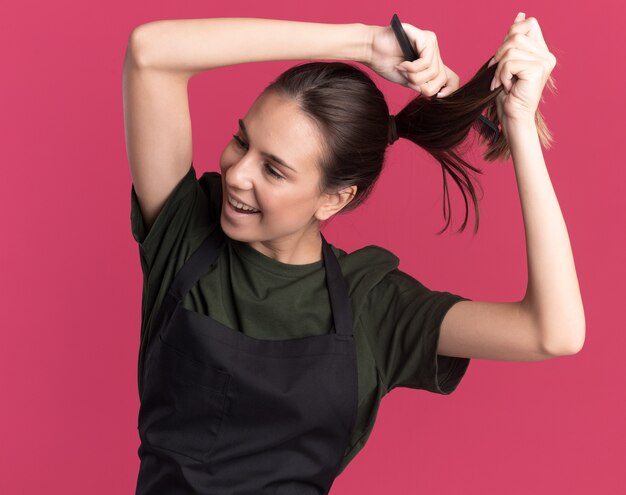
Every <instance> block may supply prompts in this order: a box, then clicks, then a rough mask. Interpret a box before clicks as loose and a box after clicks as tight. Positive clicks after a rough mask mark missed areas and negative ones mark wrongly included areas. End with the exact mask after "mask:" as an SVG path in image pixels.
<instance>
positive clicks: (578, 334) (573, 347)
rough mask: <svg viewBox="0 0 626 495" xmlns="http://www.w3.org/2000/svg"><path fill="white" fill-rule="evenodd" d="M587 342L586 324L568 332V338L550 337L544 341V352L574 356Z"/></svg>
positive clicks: (559, 355) (554, 355)
mask: <svg viewBox="0 0 626 495" xmlns="http://www.w3.org/2000/svg"><path fill="white" fill-rule="evenodd" d="M584 343H585V326H584V325H582V326H580V327H579V329H578V330H576V331H572V332H568V333H567V338H564V337H561V338H559V339H556V338H554V339H550V340H545V341H544V342H543V349H544V352H545V353H546V354H547V355H548V356H550V357H561V356H573V355H574V354H578V353H579V352H580V351H581V350H582V348H583V345H584Z"/></svg>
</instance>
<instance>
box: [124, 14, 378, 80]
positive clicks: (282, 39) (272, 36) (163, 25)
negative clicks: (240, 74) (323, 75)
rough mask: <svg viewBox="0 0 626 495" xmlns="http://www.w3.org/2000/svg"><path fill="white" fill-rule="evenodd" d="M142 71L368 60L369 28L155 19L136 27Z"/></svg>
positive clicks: (190, 71) (239, 19)
mask: <svg viewBox="0 0 626 495" xmlns="http://www.w3.org/2000/svg"><path fill="white" fill-rule="evenodd" d="M134 36H135V47H136V50H137V53H138V55H137V56H138V57H139V60H140V62H141V64H142V66H143V67H150V68H153V69H157V70H162V71H175V72H178V73H186V74H188V76H189V77H192V76H194V75H195V74H199V73H201V72H204V71H206V70H209V69H215V68H218V67H224V66H228V65H235V64H243V63H249V62H267V61H273V60H302V59H305V60H316V59H322V60H324V59H325V60H353V61H357V62H365V61H367V60H369V57H370V51H371V46H372V36H373V30H372V27H371V26H367V25H365V24H362V23H351V24H322V23H314V22H300V21H287V20H277V19H257V18H249V17H221V18H210V19H173V20H169V19H167V20H159V21H152V22H148V23H146V24H142V25H140V26H138V27H137V28H135V33H134Z"/></svg>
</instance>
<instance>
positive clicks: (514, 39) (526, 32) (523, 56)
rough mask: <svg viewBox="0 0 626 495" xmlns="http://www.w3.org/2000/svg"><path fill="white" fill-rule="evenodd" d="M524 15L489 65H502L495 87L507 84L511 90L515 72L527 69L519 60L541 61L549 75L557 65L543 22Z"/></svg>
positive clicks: (519, 18)
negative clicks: (549, 46) (540, 23)
mask: <svg viewBox="0 0 626 495" xmlns="http://www.w3.org/2000/svg"><path fill="white" fill-rule="evenodd" d="M524 17H525V14H524V13H523V12H520V13H518V15H517V17H516V18H515V22H514V24H513V25H512V26H511V28H510V29H509V31H508V33H507V35H506V36H505V38H504V40H505V41H504V42H503V43H502V45H501V46H500V47H499V48H498V50H497V51H496V53H495V55H494V56H493V58H492V59H491V60H490V61H489V64H488V66H489V67H491V66H492V65H493V64H495V63H497V64H498V67H497V68H496V71H495V73H494V77H493V80H492V82H491V89H492V90H494V89H496V88H498V87H499V86H500V85H501V84H503V85H504V87H505V89H506V90H507V91H511V88H512V85H513V83H512V78H513V75H514V74H516V72H515V71H516V70H517V71H519V70H520V68H523V67H521V66H520V64H519V63H518V62H519V61H527V62H536V63H538V64H541V65H542V66H543V68H544V69H545V71H546V73H547V74H549V73H550V71H551V70H552V68H553V67H554V66H555V65H556V58H555V57H554V55H553V54H552V53H550V51H549V50H548V47H547V45H546V43H545V41H544V39H543V36H542V34H541V29H540V28H539V23H538V22H537V20H536V19H535V18H534V17H529V18H528V19H524ZM522 66H523V64H522Z"/></svg>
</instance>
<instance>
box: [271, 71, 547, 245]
mask: <svg viewBox="0 0 626 495" xmlns="http://www.w3.org/2000/svg"><path fill="white" fill-rule="evenodd" d="M488 64H489V61H487V62H485V64H484V65H483V66H482V67H481V68H480V69H479V70H478V72H477V73H476V74H475V75H474V77H472V79H471V80H469V81H468V82H467V83H466V84H464V85H463V86H461V87H460V88H458V89H457V90H456V91H455V92H454V93H451V94H450V95H448V96H446V97H443V98H437V97H424V96H422V95H418V96H417V97H416V98H414V99H413V100H411V101H410V102H409V103H408V104H407V105H406V106H405V107H404V108H403V109H402V110H401V111H399V112H398V113H397V114H396V116H395V122H396V129H397V135H398V137H402V138H405V139H408V140H410V141H412V142H414V143H415V144H417V145H419V146H421V147H422V148H423V149H424V150H426V151H427V152H428V153H430V154H431V155H432V156H433V157H434V158H435V159H436V160H437V161H438V162H439V163H440V164H441V167H442V173H443V189H444V205H443V216H444V218H447V223H446V225H445V226H444V227H443V229H442V230H441V231H439V232H438V234H441V233H442V232H444V231H445V230H446V229H447V228H448V226H449V225H450V215H449V211H450V197H449V194H448V183H447V179H446V173H447V174H449V175H450V176H451V177H452V179H453V180H454V181H455V182H456V183H457V185H458V186H459V188H460V190H461V192H462V194H463V199H464V201H465V220H464V222H463V224H462V226H461V228H460V229H459V231H460V232H462V231H463V230H464V229H465V226H466V224H467V218H468V212H469V210H468V202H467V196H466V195H465V191H464V188H466V189H467V190H468V191H469V193H470V195H471V197H472V200H473V203H474V211H475V213H476V223H475V227H474V234H476V232H477V231H478V225H479V221H480V214H479V211H478V200H477V197H476V192H475V189H474V185H473V183H472V180H471V179H470V174H469V173H468V172H470V171H471V172H476V173H479V174H482V171H481V170H480V169H478V168H476V167H474V166H472V165H470V164H469V163H468V162H467V161H465V160H464V159H463V158H462V156H461V154H462V152H461V145H462V144H463V143H464V142H465V140H466V138H467V136H468V134H469V133H470V131H471V130H472V128H473V126H474V125H475V124H476V122H477V119H478V118H479V116H480V115H484V116H485V117H487V118H488V119H489V120H491V121H492V122H493V123H495V124H496V125H498V124H499V120H498V115H497V107H496V97H497V95H498V94H499V93H500V92H501V91H503V90H504V88H503V87H502V86H500V87H499V88H498V89H496V90H495V91H491V90H490V88H489V86H490V83H491V80H492V79H493V76H494V74H495V71H496V68H497V64H494V65H492V66H491V67H488ZM548 87H549V88H550V89H551V90H554V83H553V81H552V79H549V81H548ZM268 91H274V92H276V93H278V94H280V95H283V96H287V97H290V98H293V99H294V100H295V101H296V102H297V104H298V105H299V108H300V109H301V110H302V111H303V112H304V113H305V114H307V115H308V116H310V117H311V118H312V121H313V122H315V123H316V124H317V126H318V127H319V129H320V131H321V134H322V135H323V136H324V140H323V141H324V152H323V158H322V163H320V168H321V176H322V179H321V183H320V191H333V192H335V191H339V190H341V189H343V188H345V187H348V186H351V185H356V186H357V192H356V195H355V196H354V198H353V199H352V200H351V201H350V202H349V203H348V204H347V205H346V206H345V207H344V208H343V209H342V210H341V211H340V212H339V213H341V212H344V213H345V212H348V211H351V210H353V209H355V208H357V207H358V206H359V205H360V204H361V203H363V202H364V201H365V200H366V198H367V197H368V196H369V194H370V193H371V191H372V189H373V187H374V185H375V183H376V180H377V179H378V177H379V175H380V173H381V171H382V168H383V164H384V162H385V153H386V150H387V146H388V137H387V136H388V132H389V125H390V123H389V107H388V106H387V102H386V101H385V97H384V95H383V93H382V92H381V91H380V90H379V89H378V87H377V86H376V84H375V83H374V81H373V80H372V79H371V78H370V77H369V76H368V75H367V74H366V73H365V72H364V71H363V70H361V69H360V68H358V67H356V66H354V65H352V64H348V63H344V62H309V63H304V64H300V65H296V66H293V67H291V68H289V69H288V70H286V71H285V72H283V73H282V74H280V75H279V76H278V78H276V79H275V80H274V81H272V82H271V83H270V84H269V85H268V86H267V87H266V88H265V90H264V93H265V92H268ZM535 121H536V124H537V129H538V132H539V137H540V140H541V142H542V144H543V146H544V147H546V148H547V147H549V146H550V144H551V142H552V136H551V134H550V132H549V130H548V128H547V127H546V125H545V123H544V120H543V118H542V116H541V113H540V112H539V111H537V113H536V118H535ZM480 141H481V143H482V144H483V145H485V147H486V149H485V152H484V154H483V157H484V158H485V160H488V161H493V160H497V159H508V158H509V157H510V149H509V147H508V144H507V141H506V137H505V136H504V134H503V133H500V135H499V137H498V139H497V140H495V141H494V142H489V141H487V140H486V139H484V138H483V137H482V136H480ZM446 204H447V208H448V215H447V216H446Z"/></svg>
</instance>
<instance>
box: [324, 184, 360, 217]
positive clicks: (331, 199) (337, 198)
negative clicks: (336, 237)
mask: <svg viewBox="0 0 626 495" xmlns="http://www.w3.org/2000/svg"><path fill="white" fill-rule="evenodd" d="M357 190H358V188H357V186H354V185H352V186H348V187H346V188H344V189H341V190H340V191H338V192H336V193H334V194H325V195H324V197H325V198H326V200H325V201H324V203H323V204H322V205H321V206H320V207H319V208H318V209H317V211H316V212H315V216H316V217H317V219H318V220H328V219H329V218H330V217H332V216H333V215H334V214H335V213H338V212H339V211H340V210H341V209H343V208H344V207H345V206H346V205H347V204H348V203H349V202H350V201H352V200H353V199H354V197H355V196H356V192H357Z"/></svg>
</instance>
